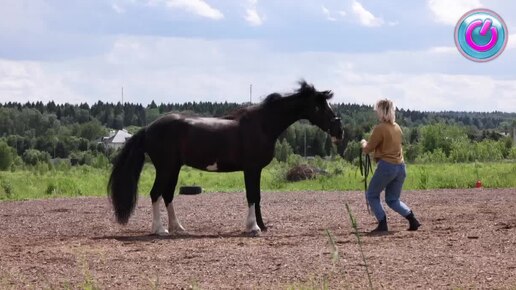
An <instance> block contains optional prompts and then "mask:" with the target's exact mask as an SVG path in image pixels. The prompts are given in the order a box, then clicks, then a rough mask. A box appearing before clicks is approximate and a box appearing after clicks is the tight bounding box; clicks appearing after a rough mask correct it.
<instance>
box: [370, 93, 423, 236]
mask: <svg viewBox="0 0 516 290" xmlns="http://www.w3.org/2000/svg"><path fill="white" fill-rule="evenodd" d="M375 111H376V115H377V116H378V120H379V121H380V123H379V124H378V125H376V126H375V127H374V129H373V133H371V136H370V137H369V142H368V141H366V140H364V139H362V141H360V143H361V145H362V151H363V152H364V153H366V154H368V153H370V152H372V151H374V159H375V161H376V162H377V167H376V171H375V173H374V175H373V178H372V179H371V182H370V184H369V188H368V189H367V193H366V197H367V201H368V202H369V205H370V206H371V208H372V210H373V212H374V215H375V216H376V219H377V220H378V227H376V229H374V230H373V231H372V232H386V231H387V230H388V227H387V215H386V214H385V210H384V209H383V206H382V204H381V202H380V193H381V192H382V191H383V190H384V189H385V202H386V203H387V205H388V206H389V207H390V208H391V209H393V210H394V211H395V212H397V213H399V214H400V215H402V216H403V217H405V218H406V219H407V220H408V221H409V228H408V230H409V231H416V230H417V229H418V228H419V226H420V225H421V224H420V223H419V221H418V220H417V219H416V218H415V216H414V213H413V212H412V210H410V208H409V207H408V206H407V205H406V204H405V203H403V202H401V201H400V194H401V188H402V187H403V182H404V181H405V177H406V175H407V174H406V171H405V163H404V161H403V150H402V147H401V142H402V134H403V133H402V131H401V128H400V126H399V125H398V124H396V122H395V121H396V117H395V114H394V112H395V107H394V104H393V102H392V101H391V100H389V99H384V100H379V101H378V102H377V103H376V105H375Z"/></svg>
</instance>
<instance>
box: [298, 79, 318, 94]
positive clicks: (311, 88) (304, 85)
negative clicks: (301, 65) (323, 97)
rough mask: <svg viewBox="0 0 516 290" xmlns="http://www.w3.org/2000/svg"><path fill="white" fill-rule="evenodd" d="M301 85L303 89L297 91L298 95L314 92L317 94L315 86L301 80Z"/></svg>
mask: <svg viewBox="0 0 516 290" xmlns="http://www.w3.org/2000/svg"><path fill="white" fill-rule="evenodd" d="M299 85H300V86H301V87H300V88H299V89H298V90H297V92H298V93H302V92H313V93H315V88H314V86H313V85H310V84H308V83H307V82H306V81H305V80H300V81H299Z"/></svg>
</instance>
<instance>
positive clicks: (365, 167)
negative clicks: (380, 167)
mask: <svg viewBox="0 0 516 290" xmlns="http://www.w3.org/2000/svg"><path fill="white" fill-rule="evenodd" d="M362 154H363V155H365V157H364V158H365V162H364V160H362ZM358 156H359V157H358V158H359V162H360V166H359V167H360V175H362V176H363V177H364V190H365V202H366V205H367V212H368V213H369V214H371V208H370V206H369V202H368V201H367V177H368V176H369V173H373V167H372V166H371V157H370V156H369V154H366V153H363V152H362V148H360V152H359V154H358Z"/></svg>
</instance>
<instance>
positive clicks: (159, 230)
mask: <svg viewBox="0 0 516 290" xmlns="http://www.w3.org/2000/svg"><path fill="white" fill-rule="evenodd" d="M152 234H153V235H157V236H168V235H169V233H168V231H167V230H165V229H164V228H163V227H162V226H161V227H159V228H156V229H154V228H153V229H152Z"/></svg>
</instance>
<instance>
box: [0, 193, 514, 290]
mask: <svg viewBox="0 0 516 290" xmlns="http://www.w3.org/2000/svg"><path fill="white" fill-rule="evenodd" d="M402 199H403V200H405V201H406V202H407V204H409V205H410V206H411V207H412V208H413V210H414V212H415V213H416V216H417V217H418V218H419V219H420V221H421V223H422V224H423V226H422V227H421V228H420V230H419V231H417V232H408V231H406V228H407V222H406V220H404V219H403V218H401V217H400V216H397V215H396V214H395V213H394V212H393V211H391V210H388V217H389V219H388V221H389V226H390V232H389V233H388V234H387V235H382V236H370V235H366V234H365V232H366V231H368V230H371V229H372V228H374V226H375V221H374V219H373V217H372V216H370V215H369V214H368V213H367V209H366V207H365V203H364V198H363V193H361V192H289V193H280V192H278V193H268V192H265V193H263V196H262V211H263V216H264V219H265V222H266V223H267V224H268V225H269V226H270V228H269V231H267V232H265V233H262V235H261V236H259V237H254V238H252V237H247V236H245V235H244V234H243V229H244V222H245V217H246V214H247V208H246V203H245V195H244V194H243V193H207V194H203V195H198V196H178V197H176V199H175V207H176V213H177V215H178V218H179V219H180V220H181V222H182V224H183V225H184V226H185V228H187V230H188V234H187V235H183V236H174V237H164V238H162V237H156V236H150V235H149V231H150V222H151V206H150V200H149V198H148V197H147V196H145V197H140V200H139V203H138V207H137V208H136V211H135V214H134V215H133V216H132V217H131V219H130V221H129V224H128V225H127V226H125V227H123V226H119V225H118V224H116V223H115V222H114V217H113V213H112V209H111V206H110V204H109V201H108V199H107V197H106V198H73V199H53V200H37V201H24V202H1V203H0V233H1V235H0V288H1V289H49V288H52V289H55V288H58V289H60V288H73V289H77V288H79V289H80V288H88V287H91V286H93V287H96V288H100V289H108V288H109V289H300V288H302V289H321V288H323V287H327V288H329V289H349V288H368V287H369V282H368V278H367V274H366V267H365V264H364V262H363V259H362V256H361V251H360V249H359V245H358V244H357V239H356V236H355V235H354V234H353V229H352V227H351V224H350V220H349V215H348V212H347V211H346V209H345V203H348V204H349V205H350V207H351V209H352V211H353V214H354V215H355V217H356V218H357V220H358V223H359V231H361V232H363V233H362V235H361V239H362V247H363V253H364V254H365V258H366V261H367V266H368V269H369V272H370V276H371V280H372V283H373V287H374V288H375V289H380V288H386V289H387V288H388V289H414V288H422V289H430V288H432V289H450V288H451V289H457V288H463V289H464V288H466V289H471V288H489V289H516V189H503V190H487V189H470V190H428V191H408V192H405V193H404V194H403V196H402ZM162 214H163V221H165V217H166V212H165V209H164V207H163V209H162ZM326 230H328V231H329V232H330V233H331V235H332V236H333V237H334V239H335V245H336V248H337V251H338V259H332V253H335V251H333V250H332V246H331V243H330V239H329V238H328V235H327V234H326Z"/></svg>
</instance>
